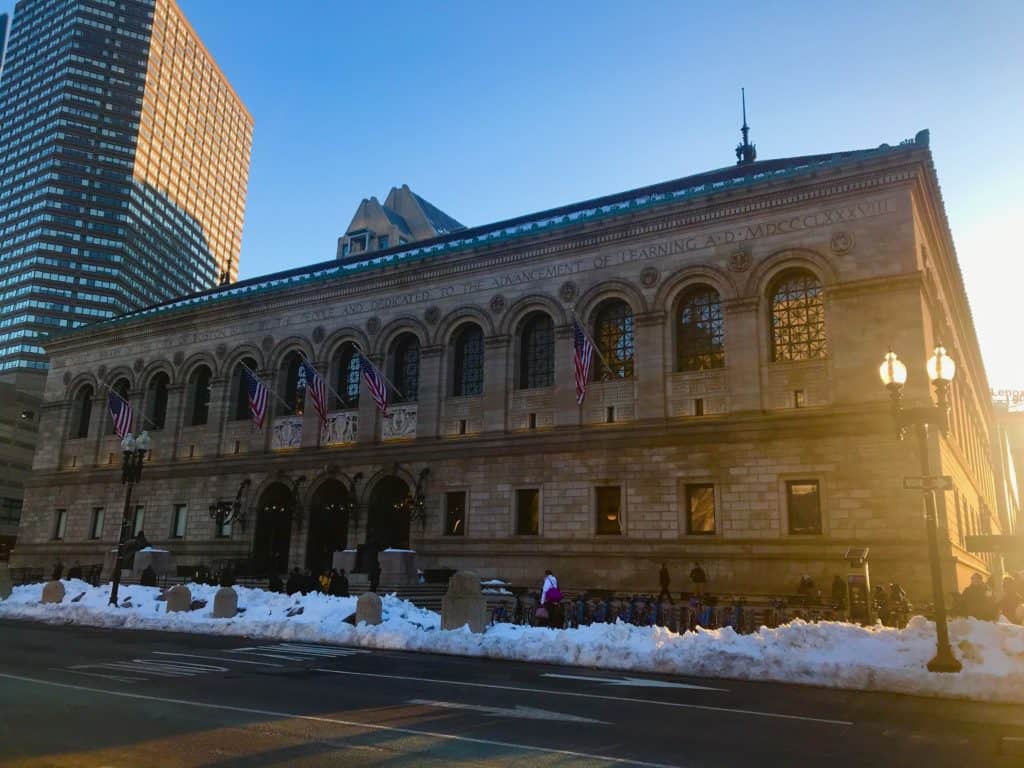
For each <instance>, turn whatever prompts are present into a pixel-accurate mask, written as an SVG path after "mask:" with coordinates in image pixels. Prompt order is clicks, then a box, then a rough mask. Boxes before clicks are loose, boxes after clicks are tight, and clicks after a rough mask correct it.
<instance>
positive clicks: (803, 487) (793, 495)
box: [786, 480, 821, 533]
mask: <svg viewBox="0 0 1024 768" xmlns="http://www.w3.org/2000/svg"><path fill="white" fill-rule="evenodd" d="M786 509H787V510H788V512H789V532H790V533H821V489H820V488H819V487H818V481H817V480H789V481H787V482H786Z"/></svg>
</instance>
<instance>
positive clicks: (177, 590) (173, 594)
mask: <svg viewBox="0 0 1024 768" xmlns="http://www.w3.org/2000/svg"><path fill="white" fill-rule="evenodd" d="M164 597H166V598H167V612H168V613H174V612H176V611H188V610H190V609H191V608H192V593H191V592H190V591H189V589H188V587H186V586H185V585H184V584H179V585H178V586H176V587H171V588H170V589H168V590H167V591H166V592H165V593H164Z"/></svg>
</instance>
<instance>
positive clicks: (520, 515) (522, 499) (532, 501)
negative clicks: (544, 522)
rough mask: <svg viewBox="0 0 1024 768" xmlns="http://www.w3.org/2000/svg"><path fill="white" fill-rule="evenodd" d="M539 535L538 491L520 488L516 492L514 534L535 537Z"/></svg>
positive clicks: (536, 489)
mask: <svg viewBox="0 0 1024 768" xmlns="http://www.w3.org/2000/svg"><path fill="white" fill-rule="evenodd" d="M538 533H540V489H538V488H520V489H519V490H517V491H516V534H517V535H519V536H536V535H537V534H538Z"/></svg>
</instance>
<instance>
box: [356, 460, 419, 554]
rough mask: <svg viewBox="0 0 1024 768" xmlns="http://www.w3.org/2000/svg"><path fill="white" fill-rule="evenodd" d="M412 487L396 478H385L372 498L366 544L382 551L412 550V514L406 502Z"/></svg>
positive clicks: (375, 487)
mask: <svg viewBox="0 0 1024 768" xmlns="http://www.w3.org/2000/svg"><path fill="white" fill-rule="evenodd" d="M408 496H409V485H408V484H407V483H406V482H405V481H404V480H402V478H400V477H395V476H394V475H392V476H390V477H385V478H384V479H383V480H381V481H380V482H379V483H377V485H375V486H374V488H373V493H371V494H370V511H369V517H368V520H367V526H366V543H367V544H368V545H371V544H375V545H376V546H377V548H378V549H379V550H385V549H389V548H391V549H408V548H409V512H408V510H406V508H405V504H404V502H405V500H406V498H407V497H408Z"/></svg>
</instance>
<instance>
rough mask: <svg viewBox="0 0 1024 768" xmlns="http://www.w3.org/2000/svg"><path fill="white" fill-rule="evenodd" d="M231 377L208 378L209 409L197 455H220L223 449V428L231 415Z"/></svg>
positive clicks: (205, 456) (206, 456)
mask: <svg viewBox="0 0 1024 768" xmlns="http://www.w3.org/2000/svg"><path fill="white" fill-rule="evenodd" d="M230 398H231V377H230V376H227V377H224V376H219V377H217V378H215V379H210V410H209V412H208V413H207V414H206V429H205V430H204V432H203V439H202V443H201V445H200V447H199V455H200V456H203V457H204V458H212V457H214V456H220V455H221V452H222V451H223V442H224V429H225V427H226V426H227V422H228V419H229V418H230V417H231V402H230Z"/></svg>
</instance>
